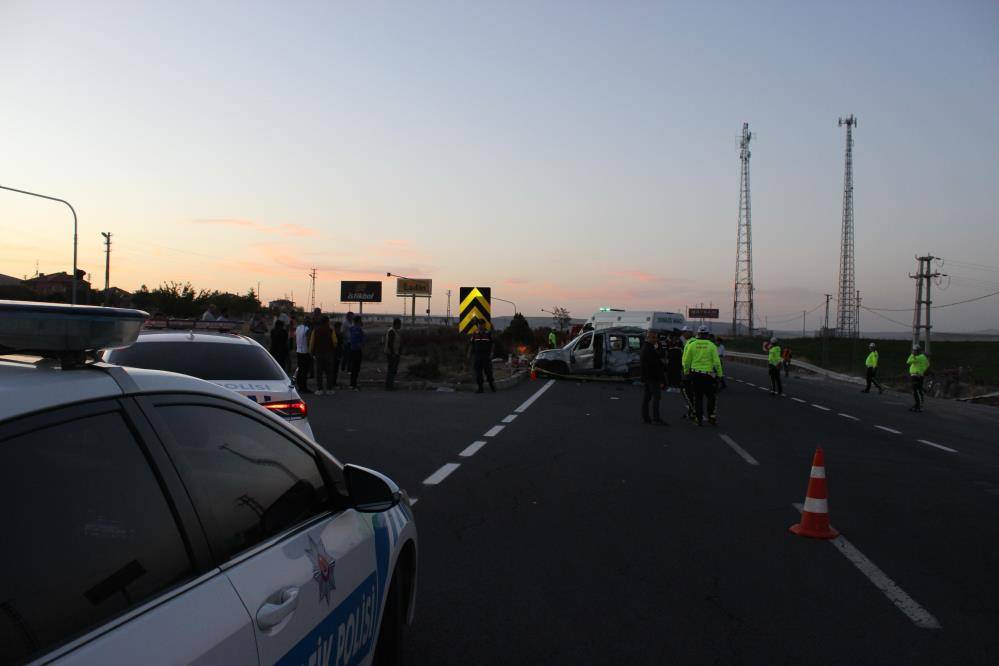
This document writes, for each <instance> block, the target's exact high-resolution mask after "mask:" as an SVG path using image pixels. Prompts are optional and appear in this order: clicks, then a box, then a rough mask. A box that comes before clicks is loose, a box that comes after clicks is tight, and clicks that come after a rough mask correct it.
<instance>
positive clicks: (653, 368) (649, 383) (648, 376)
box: [641, 331, 667, 425]
mask: <svg viewBox="0 0 999 666" xmlns="http://www.w3.org/2000/svg"><path fill="white" fill-rule="evenodd" d="M658 342H659V337H658V336H657V335H656V332H655V331H649V332H648V333H647V334H646V336H645V343H644V344H643V345H642V355H641V363H642V366H641V367H642V385H643V386H644V387H645V392H644V393H643V394H642V420H643V421H645V422H646V423H658V424H660V425H667V423H666V422H665V421H663V420H662V418H661V417H660V416H659V401H660V400H661V399H662V385H663V382H665V381H666V373H665V370H664V368H663V362H662V359H661V358H660V357H659V350H658V349H657V348H656V347H657V343H658ZM649 402H652V418H649Z"/></svg>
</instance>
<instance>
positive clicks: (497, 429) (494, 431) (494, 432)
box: [482, 425, 506, 437]
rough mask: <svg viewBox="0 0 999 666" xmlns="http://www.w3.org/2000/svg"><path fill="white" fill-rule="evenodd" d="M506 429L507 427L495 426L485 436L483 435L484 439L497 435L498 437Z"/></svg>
mask: <svg viewBox="0 0 999 666" xmlns="http://www.w3.org/2000/svg"><path fill="white" fill-rule="evenodd" d="M505 427H506V426H501V425H495V426H493V427H492V428H490V429H489V430H487V431H486V432H485V434H483V435H482V436H483V437H495V436H496V435H498V434H500V433H501V432H503V428H505Z"/></svg>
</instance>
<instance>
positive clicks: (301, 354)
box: [270, 308, 402, 395]
mask: <svg viewBox="0 0 999 666" xmlns="http://www.w3.org/2000/svg"><path fill="white" fill-rule="evenodd" d="M401 326H402V322H401V321H400V320H399V319H396V320H395V321H394V322H393V325H392V331H391V332H390V336H389V339H391V343H389V340H388V339H387V340H386V347H387V348H386V351H387V352H388V346H389V344H391V348H392V350H393V352H392V353H390V354H389V373H388V375H387V377H386V388H389V389H391V388H393V383H394V380H395V372H396V371H397V370H398V367H399V352H400V350H401V344H402V340H401V336H400V334H399V328H400V327H401ZM270 338H271V339H270V352H271V355H272V356H273V357H274V359H275V360H276V361H277V362H278V363H279V364H280V365H281V367H283V368H284V369H285V370H286V371H290V370H291V367H290V361H291V359H290V354H291V351H292V350H294V353H295V364H296V369H295V386H296V388H297V389H298V391H299V392H300V393H312V392H313V391H312V390H311V389H310V388H309V378H310V377H311V376H313V374H314V375H315V378H316V391H315V394H316V395H323V394H324V393H333V390H334V389H335V388H338V387H339V381H338V380H339V374H340V372H341V371H344V372H349V373H350V389H351V390H354V391H356V390H357V380H358V377H359V375H360V372H361V362H362V360H363V355H364V345H365V333H364V321H363V320H362V318H361V317H360V316H359V315H355V314H354V313H353V312H348V313H347V316H346V317H345V319H344V321H343V322H340V321H331V320H330V318H329V316H328V315H324V314H323V313H322V311H321V310H320V309H319V308H316V309H315V310H313V312H312V315H311V316H308V317H306V318H305V319H304V320H303V321H301V322H298V321H296V320H295V319H293V318H292V317H290V316H289V315H288V314H287V313H282V314H281V315H280V316H278V317H277V318H276V319H275V321H274V327H273V328H272V329H271V331H270ZM393 360H394V362H393ZM324 387H325V388H324Z"/></svg>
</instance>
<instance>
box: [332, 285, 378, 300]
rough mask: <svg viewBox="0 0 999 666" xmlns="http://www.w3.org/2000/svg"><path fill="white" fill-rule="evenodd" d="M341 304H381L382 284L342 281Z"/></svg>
mask: <svg viewBox="0 0 999 666" xmlns="http://www.w3.org/2000/svg"><path fill="white" fill-rule="evenodd" d="M340 302H341V303H381V302H382V283H381V282H368V281H359V280H341V281H340Z"/></svg>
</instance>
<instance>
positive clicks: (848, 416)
mask: <svg viewBox="0 0 999 666" xmlns="http://www.w3.org/2000/svg"><path fill="white" fill-rule="evenodd" d="M839 415H840V416H842V417H843V418H844V419H850V420H851V421H859V420H860V419H858V418H857V417H856V416H850V415H849V414H844V413H843V412H840V413H839Z"/></svg>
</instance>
